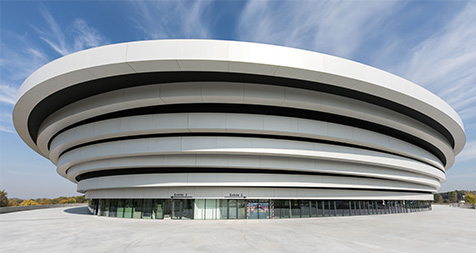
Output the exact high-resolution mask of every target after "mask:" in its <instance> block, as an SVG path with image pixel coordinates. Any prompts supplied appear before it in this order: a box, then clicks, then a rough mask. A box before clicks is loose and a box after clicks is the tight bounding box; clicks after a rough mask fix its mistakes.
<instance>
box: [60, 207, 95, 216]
mask: <svg viewBox="0 0 476 253" xmlns="http://www.w3.org/2000/svg"><path fill="white" fill-rule="evenodd" d="M64 212H65V213H70V214H80V215H91V214H90V213H89V212H88V207H87V206H80V207H73V208H68V209H65V210H64Z"/></svg>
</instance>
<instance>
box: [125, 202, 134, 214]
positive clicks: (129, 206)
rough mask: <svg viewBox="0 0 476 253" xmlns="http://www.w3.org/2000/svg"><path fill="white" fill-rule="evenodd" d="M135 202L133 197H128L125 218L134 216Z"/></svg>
mask: <svg viewBox="0 0 476 253" xmlns="http://www.w3.org/2000/svg"><path fill="white" fill-rule="evenodd" d="M132 209H133V203H132V199H126V201H125V205H124V218H132Z"/></svg>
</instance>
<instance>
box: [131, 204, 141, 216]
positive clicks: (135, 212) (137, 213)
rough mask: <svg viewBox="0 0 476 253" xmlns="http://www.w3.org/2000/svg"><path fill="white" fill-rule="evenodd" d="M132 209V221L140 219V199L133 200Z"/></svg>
mask: <svg viewBox="0 0 476 253" xmlns="http://www.w3.org/2000/svg"><path fill="white" fill-rule="evenodd" d="M133 204H134V209H133V210H132V217H133V218H134V219H140V218H142V199H134V200H133Z"/></svg>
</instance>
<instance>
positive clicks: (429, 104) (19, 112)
mask: <svg viewBox="0 0 476 253" xmlns="http://www.w3.org/2000/svg"><path fill="white" fill-rule="evenodd" d="M147 45H149V46H150V45H152V46H153V47H155V48H161V49H164V48H167V49H175V50H171V51H170V50H160V51H149V50H148V48H147ZM190 48H193V49H194V50H193V51H194V52H195V53H194V54H193V56H192V55H191V54H190V50H188V51H187V50H186V49H190ZM207 48H216V49H217V50H216V51H214V52H213V53H212V54H210V52H209V51H207V50H206V49H207ZM218 48H222V49H223V50H218ZM201 49H203V50H201ZM121 51H122V52H123V54H121ZM111 52H114V53H111ZM145 52H147V55H148V57H147V56H146V55H145ZM173 52H175V53H173ZM222 52H223V53H222ZM182 53H185V54H182ZM90 54H93V55H94V56H95V57H85V56H87V55H90ZM101 54H102V56H103V57H96V56H101ZM141 54H142V55H141ZM167 54H169V55H167ZM112 55H114V57H111V56H112ZM121 55H124V56H125V57H124V56H121ZM174 55H175V57H174ZM297 55H299V57H297V58H299V61H296V56H297ZM265 56H268V57H265ZM273 56H274V57H273ZM144 57H145V58H148V59H144ZM182 57H185V58H182ZM290 57H294V58H295V60H294V61H292V59H291V58H290ZM121 58H122V59H121ZM134 58H135V59H136V60H134ZM306 58H308V59H309V60H310V59H315V61H314V62H315V63H319V62H320V63H322V64H313V65H310V64H304V65H306V66H307V67H306V66H298V65H303V63H307V62H309V61H306ZM98 59H101V60H100V61H98ZM137 59H140V60H137ZM279 59H281V62H280V61H279ZM283 59H286V61H283ZM154 61H155V65H156V66H157V63H163V64H162V65H160V64H159V66H161V68H160V69H159V71H160V70H162V71H163V70H164V69H165V68H164V66H172V65H174V64H175V65H177V66H178V68H176V70H177V71H181V70H197V68H198V70H200V68H199V66H207V67H208V68H207V70H209V71H210V70H214V71H232V72H240V71H241V72H248V71H251V72H253V70H254V71H255V72H256V71H257V70H258V69H259V68H257V66H259V65H264V66H270V67H273V66H274V67H275V69H276V70H275V71H274V72H275V73H274V74H275V75H285V76H287V77H294V78H297V79H309V76H306V77H304V75H303V73H307V74H311V76H312V75H313V74H312V73H316V75H317V74H318V77H315V75H314V77H313V78H311V79H315V81H320V82H324V83H329V84H333V85H337V86H341V87H346V88H355V89H356V90H360V91H364V92H365V91H366V92H370V93H372V94H374V95H377V96H381V97H383V98H386V99H390V100H394V101H397V102H399V103H401V104H404V105H405V104H408V105H412V106H413V107H414V108H416V109H417V110H419V111H422V112H425V113H426V114H427V115H428V116H429V117H431V118H434V119H436V120H437V121H439V122H441V123H442V124H443V125H446V127H447V129H449V130H450V133H451V134H452V135H453V136H454V138H455V145H456V146H455V153H458V152H459V151H460V150H461V149H462V147H463V146H464V142H465V137H464V131H463V125H462V122H461V120H460V119H459V117H458V115H457V114H456V113H455V112H454V110H452V109H451V108H450V107H449V106H448V105H447V104H446V103H444V102H442V101H441V99H439V98H437V97H436V96H434V95H433V94H431V93H429V92H428V91H426V90H424V89H423V88H421V87H419V86H416V85H413V84H411V83H409V82H407V81H405V80H403V79H401V78H398V77H396V76H393V75H390V74H388V73H386V72H383V71H379V70H376V69H373V68H371V67H368V66H365V65H362V64H358V63H355V62H350V61H346V60H343V59H339V58H336V57H331V56H326V55H322V54H317V53H312V52H306V51H301V50H296V49H289V48H282V47H276V46H269V45H259V44H254V43H243V42H230V41H154V42H138V43H126V44H119V45H111V46H106V47H101V48H95V49H91V50H85V51H83V52H79V53H76V54H72V55H69V56H66V57H63V58H61V59H58V60H56V61H54V62H52V63H50V64H47V65H45V66H44V67H43V68H41V69H39V70H38V71H36V72H35V73H33V74H32V75H31V76H30V77H29V78H28V79H27V80H26V81H25V83H24V84H23V85H22V87H21V88H20V91H19V100H18V103H17V105H16V107H15V110H14V123H15V127H16V128H17V131H18V132H19V134H20V136H21V137H22V139H24V140H25V142H26V143H27V144H28V145H29V146H30V147H32V148H33V149H35V150H37V149H36V147H35V145H34V143H33V141H32V140H31V138H30V137H29V135H28V131H27V128H26V126H27V124H26V121H27V118H28V114H29V112H31V110H32V109H33V107H34V106H35V105H36V104H37V103H38V102H39V101H40V100H41V99H43V98H44V97H45V95H46V96H47V95H48V94H51V93H53V92H55V91H57V90H58V89H62V88H65V87H66V86H69V85H74V84H76V83H79V82H84V81H86V80H91V79H93V78H98V77H104V76H111V75H118V74H124V73H131V72H140V68H141V67H140V66H141V64H142V66H144V64H143V63H146V64H145V65H148V64H147V63H152V62H154ZM262 61H266V62H264V63H263V62H262ZM135 62H141V64H139V65H137V64H134V63H135ZM224 62H228V63H229V64H228V70H225V69H219V68H220V67H223V66H224V65H226V64H223V63H224ZM65 63H71V64H65ZM204 63H209V64H208V65H207V64H204ZM213 63H217V64H216V65H213ZM218 63H219V64H218ZM238 63H240V64H238ZM279 63H281V64H279ZM336 63H337V64H336ZM134 65H135V67H136V68H137V70H132V69H131V67H130V66H134ZM319 65H321V66H319ZM65 66H68V69H67V70H65ZM71 66H72V67H71ZM127 66H129V67H127ZM238 66H239V68H238V69H236V68H237V67H238ZM337 66H338V67H337ZM343 66H345V67H343ZM122 67H124V68H123V70H121V68H122ZM309 67H311V69H309ZM349 67H350V68H349ZM112 69H113V70H114V71H112ZM261 69H263V68H261ZM294 69H300V72H299V73H300V74H301V76H297V73H296V72H295V71H294V72H293V70H294ZM167 70H170V69H167ZM349 70H350V71H349ZM359 70H360V71H359ZM283 72H284V73H285V74H283ZM52 73H53V74H52ZM90 73H94V74H95V76H94V77H92V76H91V74H90ZM74 75H76V78H74ZM326 78H327V79H329V80H325V79H326ZM62 79H64V80H62ZM332 79H333V80H332ZM65 80H67V82H66V83H64V81H65ZM335 80H337V81H335ZM375 80H378V82H376V81H375ZM380 81H381V82H380ZM382 83H384V84H385V85H386V87H384V86H383V85H382ZM40 84H41V85H40ZM38 85H39V86H41V87H39V86H38ZM411 85H412V86H411ZM410 87H411V88H413V89H410ZM368 88H371V89H370V90H369V89H368ZM367 90H369V91H367ZM27 91H28V92H27ZM416 97H418V98H416Z"/></svg>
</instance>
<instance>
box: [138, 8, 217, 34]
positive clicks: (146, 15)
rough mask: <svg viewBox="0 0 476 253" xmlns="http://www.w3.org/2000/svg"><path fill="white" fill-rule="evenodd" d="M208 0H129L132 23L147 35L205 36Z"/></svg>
mask: <svg viewBox="0 0 476 253" xmlns="http://www.w3.org/2000/svg"><path fill="white" fill-rule="evenodd" d="M210 3H211V2H210V1H194V2H192V1H131V4H132V6H133V8H134V9H135V10H136V12H137V15H136V19H134V20H133V21H134V22H135V23H136V25H137V27H138V28H139V30H142V31H143V32H144V34H145V35H146V38H147V39H168V38H196V39H198V38H208V37H209V36H210V31H209V26H208V24H207V23H206V20H207V19H206V10H207V7H208V6H209V5H210Z"/></svg>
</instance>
